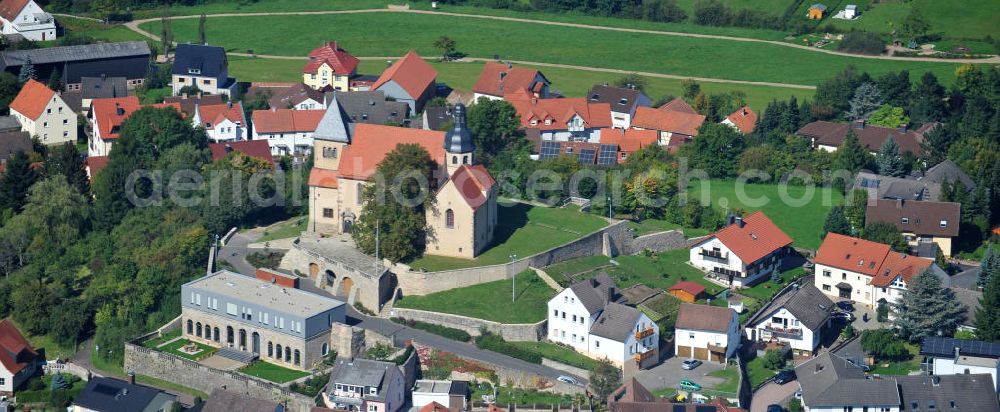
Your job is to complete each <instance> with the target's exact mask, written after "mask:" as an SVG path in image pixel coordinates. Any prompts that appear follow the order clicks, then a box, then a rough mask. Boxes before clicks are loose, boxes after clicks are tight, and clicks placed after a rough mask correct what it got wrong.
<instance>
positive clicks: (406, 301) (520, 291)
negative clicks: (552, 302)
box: [395, 270, 556, 323]
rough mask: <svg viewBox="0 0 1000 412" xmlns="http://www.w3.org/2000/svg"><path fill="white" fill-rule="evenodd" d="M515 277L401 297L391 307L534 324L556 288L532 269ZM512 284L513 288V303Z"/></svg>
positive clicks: (542, 313)
mask: <svg viewBox="0 0 1000 412" xmlns="http://www.w3.org/2000/svg"><path fill="white" fill-rule="evenodd" d="M515 280H516V284H515V285H512V284H511V281H510V280H509V279H508V280H498V281H495V282H487V283H481V284H478V285H473V286H467V287H464V288H456V289H451V290H447V291H444V292H437V293H431V294H429V295H424V296H404V297H403V298H402V299H400V300H399V301H397V302H396V304H395V306H396V307H400V308H409V309H419V310H428V311H432V312H443V313H451V314H454V315H461V316H468V317H472V318H477V319H485V320H492V321H495V322H500V323H535V322H538V321H540V320H542V319H545V313H546V311H547V308H548V306H547V305H548V302H549V299H552V297H553V296H555V295H556V291H555V290H553V289H552V288H550V287H549V285H547V284H545V282H544V281H542V279H541V278H539V277H538V275H537V274H535V272H534V271H532V270H528V271H524V272H521V273H518V274H517V276H516V279H515ZM512 287H513V288H514V290H516V294H515V295H514V296H513V297H516V300H514V301H513V302H511V298H512V296H511V288H512Z"/></svg>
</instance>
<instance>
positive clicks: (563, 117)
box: [504, 90, 611, 130]
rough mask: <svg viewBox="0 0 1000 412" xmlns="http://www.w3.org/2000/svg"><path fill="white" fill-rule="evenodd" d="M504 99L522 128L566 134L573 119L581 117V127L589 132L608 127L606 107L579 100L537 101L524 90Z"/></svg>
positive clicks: (608, 111) (604, 104) (582, 99)
mask: <svg viewBox="0 0 1000 412" xmlns="http://www.w3.org/2000/svg"><path fill="white" fill-rule="evenodd" d="M504 99H505V100H507V101H508V102H509V103H510V104H511V105H512V106H514V110H517V114H518V115H519V116H520V117H521V127H525V128H532V129H539V130H565V129H566V128H567V123H568V122H569V121H570V120H572V119H573V117H574V116H580V118H582V119H583V123H584V127H585V128H588V129H589V128H604V127H611V105H609V104H607V103H591V102H589V101H588V100H587V99H585V98H582V97H573V98H562V99H538V98H535V97H534V96H531V95H530V94H528V92H527V91H526V90H520V91H517V92H514V93H512V94H508V95H506V96H504ZM532 121H535V124H532V123H531V122H532Z"/></svg>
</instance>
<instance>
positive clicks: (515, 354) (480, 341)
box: [476, 332, 542, 364]
mask: <svg viewBox="0 0 1000 412" xmlns="http://www.w3.org/2000/svg"><path fill="white" fill-rule="evenodd" d="M476 346H478V347H479V348H480V349H486V350H489V351H493V352H496V353H500V354H504V355H507V356H510V357H512V358H517V359H520V360H523V361H525V362H531V363H536V364H541V363H542V354H540V353H538V352H535V351H532V350H528V349H524V348H521V347H519V346H514V345H511V344H509V343H507V341H505V340H503V338H502V337H500V336H498V335H494V334H492V333H489V332H485V333H483V334H482V335H480V336H477V337H476Z"/></svg>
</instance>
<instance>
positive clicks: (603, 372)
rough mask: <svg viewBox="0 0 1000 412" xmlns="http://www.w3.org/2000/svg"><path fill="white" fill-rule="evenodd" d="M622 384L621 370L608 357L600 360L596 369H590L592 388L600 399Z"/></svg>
mask: <svg viewBox="0 0 1000 412" xmlns="http://www.w3.org/2000/svg"><path fill="white" fill-rule="evenodd" d="M621 385H622V372H621V370H620V369H618V367H617V366H615V365H613V364H612V363H611V361H609V360H607V359H601V360H598V361H597V365H595V366H594V369H591V370H590V388H591V389H593V390H594V395H596V396H597V397H598V398H599V399H606V398H607V397H608V395H610V394H611V392H613V391H614V390H615V389H618V387H619V386H621Z"/></svg>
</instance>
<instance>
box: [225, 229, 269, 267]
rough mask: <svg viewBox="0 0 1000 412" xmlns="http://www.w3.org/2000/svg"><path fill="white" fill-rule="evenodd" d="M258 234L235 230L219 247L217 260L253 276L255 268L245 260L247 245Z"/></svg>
mask: <svg viewBox="0 0 1000 412" xmlns="http://www.w3.org/2000/svg"><path fill="white" fill-rule="evenodd" d="M258 237H260V235H256V234H254V235H251V234H246V233H241V232H236V234H234V235H233V237H232V238H230V239H229V242H226V245H225V246H223V247H221V248H219V256H218V260H222V261H224V262H226V263H229V264H230V265H232V266H233V267H234V268H236V271H237V272H239V273H242V274H244V275H247V276H255V274H256V272H257V270H256V269H255V268H254V267H253V266H252V265H250V263H249V262H247V253H248V250H249V249H247V245H249V244H250V243H251V242H253V241H254V240H256V239H257V238H258Z"/></svg>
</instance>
